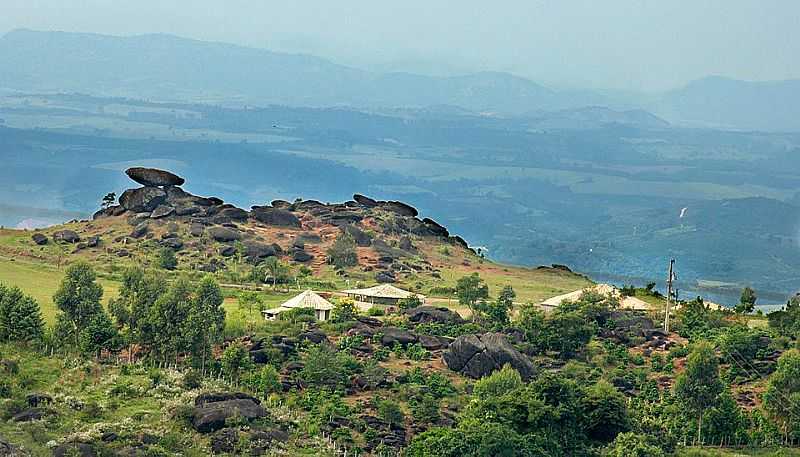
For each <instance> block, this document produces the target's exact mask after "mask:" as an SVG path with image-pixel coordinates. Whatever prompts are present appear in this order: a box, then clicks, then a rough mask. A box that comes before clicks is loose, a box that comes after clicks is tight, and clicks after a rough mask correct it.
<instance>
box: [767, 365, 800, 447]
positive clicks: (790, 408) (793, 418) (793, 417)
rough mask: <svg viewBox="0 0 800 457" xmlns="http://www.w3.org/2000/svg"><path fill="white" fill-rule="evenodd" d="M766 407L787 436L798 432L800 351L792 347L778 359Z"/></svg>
mask: <svg viewBox="0 0 800 457" xmlns="http://www.w3.org/2000/svg"><path fill="white" fill-rule="evenodd" d="M763 400H764V409H766V411H767V413H768V414H769V417H770V418H771V419H772V420H773V421H775V423H777V424H778V426H779V427H780V428H781V431H782V432H783V434H784V437H785V438H788V437H789V436H790V434H797V433H798V431H800V430H798V429H800V426H798V418H800V351H799V350H797V349H790V350H788V351H786V352H784V353H783V355H781V357H780V358H779V359H778V366H777V368H776V369H775V372H774V373H773V374H772V375H771V376H770V378H769V381H768V382H767V388H766V390H765V391H764V395H763Z"/></svg>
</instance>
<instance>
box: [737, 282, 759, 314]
mask: <svg viewBox="0 0 800 457" xmlns="http://www.w3.org/2000/svg"><path fill="white" fill-rule="evenodd" d="M756 300H758V296H756V291H755V290H753V288H752V287H749V286H748V287H745V288H744V289H742V296H741V297H740V298H739V304H737V305H736V308H735V309H736V312H737V313H741V314H745V313H752V312H753V310H754V309H755V307H756Z"/></svg>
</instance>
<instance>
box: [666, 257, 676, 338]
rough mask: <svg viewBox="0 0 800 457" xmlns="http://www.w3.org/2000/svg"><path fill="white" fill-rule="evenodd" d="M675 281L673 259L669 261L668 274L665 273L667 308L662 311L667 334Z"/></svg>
mask: <svg viewBox="0 0 800 457" xmlns="http://www.w3.org/2000/svg"><path fill="white" fill-rule="evenodd" d="M674 280H675V259H670V261H669V272H668V273H667V306H666V310H665V311H664V331H665V332H667V333H669V312H670V304H671V303H672V281H674Z"/></svg>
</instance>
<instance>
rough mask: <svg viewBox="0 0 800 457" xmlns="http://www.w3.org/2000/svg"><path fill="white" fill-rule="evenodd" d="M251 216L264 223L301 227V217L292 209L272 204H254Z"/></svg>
mask: <svg viewBox="0 0 800 457" xmlns="http://www.w3.org/2000/svg"><path fill="white" fill-rule="evenodd" d="M250 216H251V217H252V218H253V219H255V220H257V221H259V222H262V223H264V224H267V225H276V226H279V227H300V219H298V218H297V216H295V215H294V214H293V213H292V212H291V211H289V210H285V209H281V208H273V207H271V206H254V207H253V210H252V211H250Z"/></svg>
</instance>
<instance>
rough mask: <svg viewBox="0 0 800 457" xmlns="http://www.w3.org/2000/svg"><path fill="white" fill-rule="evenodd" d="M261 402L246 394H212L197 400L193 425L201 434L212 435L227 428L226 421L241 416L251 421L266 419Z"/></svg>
mask: <svg viewBox="0 0 800 457" xmlns="http://www.w3.org/2000/svg"><path fill="white" fill-rule="evenodd" d="M260 403H261V402H260V401H259V400H258V399H257V398H255V397H253V396H250V395H247V394H244V393H211V394H204V395H200V396H198V397H197V398H196V399H195V409H194V415H193V416H192V425H193V426H194V428H195V430H197V431H198V432H200V433H210V432H214V431H217V430H221V429H223V428H224V427H225V420H226V419H228V418H230V417H234V416H239V417H241V418H243V419H245V420H248V421H251V420H254V419H258V418H261V417H266V415H267V412H266V410H265V409H264V408H263V407H262V406H261V404H260Z"/></svg>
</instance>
